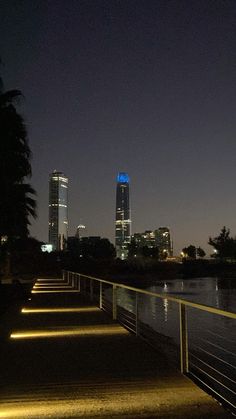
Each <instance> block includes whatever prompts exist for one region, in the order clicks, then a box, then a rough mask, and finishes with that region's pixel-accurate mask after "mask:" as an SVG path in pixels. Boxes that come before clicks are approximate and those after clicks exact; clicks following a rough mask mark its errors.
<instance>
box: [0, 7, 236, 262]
mask: <svg viewBox="0 0 236 419" xmlns="http://www.w3.org/2000/svg"><path fill="white" fill-rule="evenodd" d="M0 56H1V59H2V61H3V63H4V66H3V67H2V68H1V74H2V77H3V80H4V84H5V88H6V89H10V88H19V89H21V90H22V92H23V93H24V96H25V99H24V101H23V103H22V106H21V107H20V108H19V109H20V111H21V113H23V115H24V117H25V119H26V122H27V126H28V132H29V140H30V147H31V149H32V152H33V160H32V168H33V177H32V180H31V183H32V185H33V186H34V188H35V189H36V191H37V195H38V196H37V199H38V219H37V220H36V221H33V222H32V228H31V234H32V235H33V236H35V237H37V238H38V239H40V240H44V241H47V240H48V175H49V173H50V172H52V171H53V170H54V169H57V170H59V171H63V172H64V173H65V174H66V175H67V176H68V177H69V182H70V183H69V234H70V235H74V233H75V230H76V226H77V225H78V224H79V223H84V224H85V225H86V226H87V234H88V235H101V236H103V237H108V238H109V239H111V240H112V241H114V218H115V187H116V175H117V172H118V171H127V172H128V173H129V176H130V190H131V210H132V232H133V233H134V232H142V231H144V230H146V229H150V230H151V229H155V228H158V227H160V226H169V228H170V229H171V233H172V237H173V240H174V253H175V254H177V253H179V251H180V250H181V249H182V248H183V247H184V246H186V245H189V244H190V243H191V244H194V245H197V246H198V245H200V246H202V247H203V248H204V249H205V250H206V251H207V253H208V252H209V250H210V247H208V246H207V245H206V243H207V241H208V237H209V235H212V236H215V235H217V234H218V233H219V231H220V229H221V228H222V226H223V225H226V226H227V227H229V228H230V230H231V233H232V235H235V234H236V193H235V190H236V186H235V184H236V164H235V163H236V1H235V0H232V1H230V0H224V1H223V0H222V1H219V0H212V1H211V0H199V1H198V0H194V1H189V0H186V1H185V0H179V1H174V0H173V1H172V0H163V1H162V0H154V1H152V0H144V1H141V0H120V1H118V0H116V1H115V0H107V1H103V0H77V1H74V0H69V1H66V0H63V1H62V0H53V1H43V0H33V1H32V0H22V1H20V0H15V1H13V0H1V1H0Z"/></svg>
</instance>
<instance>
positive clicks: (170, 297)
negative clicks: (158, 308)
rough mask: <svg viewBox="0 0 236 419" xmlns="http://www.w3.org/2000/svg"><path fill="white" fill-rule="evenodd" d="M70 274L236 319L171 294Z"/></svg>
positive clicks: (228, 313)
mask: <svg viewBox="0 0 236 419" xmlns="http://www.w3.org/2000/svg"><path fill="white" fill-rule="evenodd" d="M67 272H68V271H67ZM70 273H71V274H74V275H81V276H83V277H85V278H88V279H92V280H94V281H98V282H102V283H104V284H109V285H114V286H117V287H120V288H124V289H127V290H130V291H135V292H139V293H140V294H146V295H150V296H152V297H158V298H161V299H163V300H165V299H167V300H170V301H173V302H175V303H179V304H184V305H185V306H188V307H192V308H197V309H199V310H202V311H207V312H208V313H213V314H218V315H220V316H225V317H229V318H230V319H236V313H234V312H231V311H225V310H221V309H219V308H216V307H211V306H207V305H205V304H199V303H194V302H192V301H188V300H184V299H182V298H176V297H172V296H170V295H169V294H159V293H156V292H152V291H147V290H143V289H142V288H136V287H132V286H130V285H125V284H122V283H119V282H111V281H108V280H106V279H100V278H96V277H94V276H89V275H84V274H82V273H78V272H72V271H70Z"/></svg>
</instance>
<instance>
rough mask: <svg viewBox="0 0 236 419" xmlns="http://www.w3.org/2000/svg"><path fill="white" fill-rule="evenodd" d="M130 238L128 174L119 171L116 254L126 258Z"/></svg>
mask: <svg viewBox="0 0 236 419" xmlns="http://www.w3.org/2000/svg"><path fill="white" fill-rule="evenodd" d="M130 240H131V217H130V205H129V176H128V174H127V173H124V172H120V173H118V176H117V186H116V237H115V245H116V256H117V257H118V258H120V259H126V258H127V256H128V245H129V243H130Z"/></svg>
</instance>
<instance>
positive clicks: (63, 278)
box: [62, 269, 65, 282]
mask: <svg viewBox="0 0 236 419" xmlns="http://www.w3.org/2000/svg"><path fill="white" fill-rule="evenodd" d="M62 280H63V282H64V281H65V271H64V269H63V270H62Z"/></svg>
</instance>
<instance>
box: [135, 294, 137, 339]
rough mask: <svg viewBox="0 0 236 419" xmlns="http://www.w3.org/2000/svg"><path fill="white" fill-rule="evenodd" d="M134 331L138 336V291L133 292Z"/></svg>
mask: <svg viewBox="0 0 236 419" xmlns="http://www.w3.org/2000/svg"><path fill="white" fill-rule="evenodd" d="M135 333H136V336H138V293H137V292H136V293H135Z"/></svg>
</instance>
